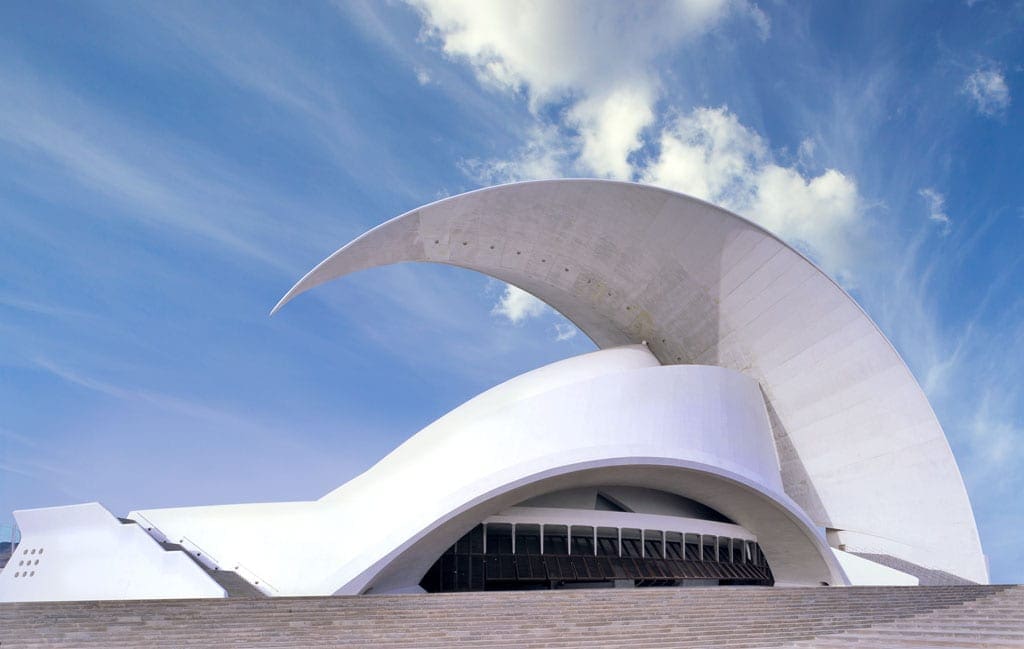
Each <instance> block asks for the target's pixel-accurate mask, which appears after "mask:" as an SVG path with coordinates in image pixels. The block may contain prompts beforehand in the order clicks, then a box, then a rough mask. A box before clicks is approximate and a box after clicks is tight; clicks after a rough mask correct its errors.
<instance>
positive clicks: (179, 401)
mask: <svg viewBox="0 0 1024 649" xmlns="http://www.w3.org/2000/svg"><path fill="white" fill-rule="evenodd" d="M36 366H37V367H38V368H39V369H42V370H45V371H46V372H49V373H50V374H52V375H53V376H56V377H57V378H59V379H62V380H64V381H67V382H68V383H71V384H73V385H77V386H79V387H82V388H86V389H88V390H93V391H95V392H99V393H101V394H104V395H106V396H109V397H113V398H115V399H120V400H123V401H129V402H138V403H144V404H148V405H151V406H155V407H157V408H160V409H162V410H166V411H170V412H174V413H176V414H179V415H184V416H187V417H191V418H194V419H199V420H203V421H207V422H213V423H217V424H221V425H229V426H232V427H244V426H246V425H250V426H251V427H252V428H253V429H256V426H254V425H252V424H253V422H251V421H250V420H249V419H248V418H247V417H244V416H241V415H239V414H236V413H233V412H230V411H226V410H223V409H220V408H216V407H212V406H209V405H207V404H204V403H201V402H197V401H195V400H191V399H185V398H181V397H177V396H174V395H170V394H166V393H163V392H159V391H154V390H147V389H143V388H136V387H124V386H119V385H116V384H113V383H109V382H107V381H103V380H100V379H97V378H94V377H91V376H89V375H86V374H83V373H81V372H78V371H75V370H73V369H70V368H67V367H64V366H62V365H60V364H57V363H55V362H53V361H50V360H47V359H36Z"/></svg>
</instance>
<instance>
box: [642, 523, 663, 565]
mask: <svg viewBox="0 0 1024 649" xmlns="http://www.w3.org/2000/svg"><path fill="white" fill-rule="evenodd" d="M662 534H663V533H662V531H661V530H644V556H645V557H648V558H650V559H661V558H662V557H664V556H665V554H664V548H663V545H662Z"/></svg>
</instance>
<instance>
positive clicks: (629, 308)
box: [0, 180, 988, 601]
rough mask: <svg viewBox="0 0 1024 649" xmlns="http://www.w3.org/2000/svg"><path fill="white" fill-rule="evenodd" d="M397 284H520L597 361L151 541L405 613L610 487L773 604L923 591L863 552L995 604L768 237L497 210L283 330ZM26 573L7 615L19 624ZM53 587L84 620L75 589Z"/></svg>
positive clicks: (655, 215)
mask: <svg viewBox="0 0 1024 649" xmlns="http://www.w3.org/2000/svg"><path fill="white" fill-rule="evenodd" d="M402 261H429V262H437V263H446V264H452V265H457V266H462V267H465V268H470V269H473V270H477V271H480V272H483V273H486V274H488V275H491V276H493V277H496V278H498V279H501V280H504V281H507V282H509V283H512V284H515V285H517V286H519V287H521V288H523V289H524V290H527V291H529V292H530V293H532V294H534V295H536V296H537V297H539V298H540V299H542V300H544V301H545V302H547V303H548V304H550V305H551V306H552V307H554V308H556V309H557V310H559V311H560V312H561V313H563V314H564V315H565V316H566V317H568V318H570V319H571V320H572V321H573V322H575V323H576V324H577V325H578V326H579V327H580V328H581V329H582V330H583V331H584V332H585V333H586V334H587V335H588V336H590V337H591V338H592V339H593V340H594V341H595V343H597V345H598V346H599V347H600V348H601V349H600V351H597V352H593V353H590V354H584V355H582V356H578V357H575V358H570V359H567V360H564V361H560V362H558V363H553V364H551V365H548V366H546V367H543V368H539V369H537V370H534V371H532V372H528V373H526V374H523V375H521V376H519V377H516V378H513V379H511V380H509V381H507V382H505V383H503V384H501V385H499V386H497V387H495V388H492V389H491V390H488V391H486V392H484V393H483V394H481V395H479V396H477V397H475V398H474V399H471V400H470V401H468V402H466V403H465V404H463V405H462V406H460V407H458V408H456V409H455V410H453V411H452V412H450V413H448V414H447V415H445V416H443V417H442V418H440V419H438V420H437V421H436V422H434V423H432V424H430V425H429V426H427V427H426V428H424V429H423V430H422V431H420V432H419V433H417V434H416V435H414V436H412V437H411V438H410V439H409V440H408V441H407V442H405V443H404V444H402V445H401V446H400V447H398V448H397V449H396V450H395V451H393V452H392V453H390V454H389V455H388V456H387V457H385V458H384V459H382V460H381V461H380V462H379V463H378V464H376V465H375V466H374V467H372V468H371V469H370V470H368V471H367V472H366V473H364V474H362V475H360V476H358V477H357V478H355V479H353V480H351V481H350V482H348V483H346V484H345V485H342V486H341V487H339V488H338V489H336V490H335V491H332V492H331V493H329V494H327V495H325V496H324V497H323V498H321V499H320V500H317V501H311V502H297V503H267V504H252V505H226V506H214V507H188V508H174V509H159V510H141V511H134V512H131V513H130V514H129V515H128V518H129V519H131V520H132V521H134V525H136V526H137V527H138V530H137V531H138V532H139V533H148V534H149V535H150V536H151V537H153V538H154V539H156V540H158V541H169V542H173V543H175V544H177V545H180V546H181V547H182V548H184V549H185V550H186V551H187V552H188V553H189V554H190V555H191V556H192V558H193V559H196V560H199V557H202V559H201V560H202V561H203V562H204V565H205V566H206V567H207V568H209V569H216V570H223V571H233V572H235V573H237V574H238V575H240V576H241V577H242V578H243V579H245V580H246V581H247V582H249V583H250V584H252V585H253V586H254V587H255V588H256V589H258V590H259V591H260V592H262V593H264V594H266V595H270V596H278V595H328V594H361V593H388V592H409V591H410V590H415V589H417V588H418V586H417V584H418V583H419V581H420V578H421V577H422V576H423V575H424V573H425V572H426V571H427V569H428V568H430V566H431V564H432V563H433V562H434V561H435V560H436V559H437V557H438V556H440V555H441V553H443V552H444V551H445V549H446V548H448V547H450V546H451V545H452V544H453V543H454V542H455V541H456V540H457V539H459V538H460V537H461V536H462V535H463V534H465V533H466V532H467V531H468V530H470V529H471V528H473V527H474V526H475V525H477V524H479V523H480V522H481V521H486V520H492V521H502V520H506V519H508V520H511V519H510V518H509V517H515V516H520V517H521V516H523V515H524V513H523V512H524V511H526V510H528V509H529V508H528V507H523V506H520V507H517V505H521V504H522V503H524V501H529V500H530V499H532V498H537V497H541V496H543V495H545V494H551V493H554V492H564V491H566V490H573V489H585V488H594V487H602V486H609V485H615V486H619V487H621V488H623V489H626V488H632V489H646V490H657V491H658V492H662V493H665V494H668V495H672V494H675V495H677V496H679V497H684V498H686V499H691V500H692V501H696V503H699V504H700V505H702V506H706V507H709V508H712V509H713V510H715V511H717V512H719V513H720V514H721V515H723V516H725V517H727V518H728V520H729V521H730V522H729V523H728V524H726V523H711V522H709V521H707V520H690V519H687V518H686V517H685V516H682V517H680V516H675V517H674V519H673V517H668V516H663V517H662V518H665V519H673V520H666V521H661V522H659V523H657V524H659V525H662V526H661V527H658V528H656V529H672V530H674V531H677V532H686V533H696V534H707V533H715V532H714V531H713V530H715V529H722V530H724V529H726V528H724V527H723V528H716V527H714V526H715V525H719V526H721V525H726V526H727V527H728V528H729V529H730V530H731V531H730V532H729V535H731V536H735V537H736V538H739V539H749V540H751V541H756V542H757V543H758V544H759V545H760V547H761V548H762V549H763V551H764V554H765V556H766V558H767V560H768V563H769V565H770V566H771V570H772V573H773V574H774V578H775V582H776V584H777V585H820V584H829V585H845V584H850V583H855V584H856V583H911V582H910V581H909V580H911V579H913V578H910V577H908V576H907V575H905V574H903V573H900V572H899V571H897V570H892V569H888V568H884V567H883V566H880V565H877V564H873V563H872V562H871V561H869V560H867V559H864V558H863V557H859V556H854V554H852V553H857V554H860V553H862V552H871V553H877V554H884V555H888V556H893V557H896V558H898V559H899V560H902V561H905V562H909V563H911V564H914V565H916V566H922V567H924V568H927V569H929V570H935V571H941V572H944V573H948V574H950V575H955V576H957V577H960V578H963V579H967V580H971V581H975V582H979V583H987V581H988V574H987V568H986V564H985V559H984V555H983V554H982V551H981V545H980V541H979V539H978V534H977V529H976V527H975V523H974V518H973V513H972V511H971V508H970V504H969V502H968V499H967V494H966V491H965V489H964V486H963V481H962V479H961V477H960V474H959V471H958V469H957V466H956V462H955V460H954V459H953V456H952V453H951V451H950V449H949V446H948V444H947V442H946V439H945V435H944V434H943V432H942V429H941V427H940V426H939V424H938V422H937V420H936V419H935V416H934V414H933V413H932V410H931V408H930V406H929V404H928V403H927V400H926V399H925V397H924V395H923V393H922V391H921V389H920V387H919V386H918V385H917V383H916V381H915V380H914V378H913V377H912V375H911V374H910V372H909V370H908V369H907V368H906V366H905V365H904V363H903V362H902V360H901V359H900V357H899V355H898V354H897V353H896V352H895V350H894V349H893V348H892V346H891V345H890V344H889V342H888V341H887V340H886V339H885V337H884V336H883V335H882V334H881V333H880V332H879V330H878V329H877V327H875V325H874V324H873V323H872V322H871V320H870V319H869V318H868V317H867V316H866V315H865V314H864V312H863V311H862V310H861V309H860V308H859V307H858V306H857V305H856V303H855V302H854V301H853V300H852V299H851V298H850V297H849V296H848V295H847V294H846V293H845V292H844V291H843V290H842V289H841V288H839V287H838V286H837V285H836V284H835V283H834V282H832V281H831V280H830V279H829V278H828V277H827V276H825V275H824V274H823V273H822V272H821V271H820V270H819V269H817V267H815V266H814V265H813V264H812V263H811V262H809V261H808V260H807V259H806V258H804V257H803V256H802V255H800V254H799V253H797V252H796V251H794V250H793V249H791V248H790V247H788V246H786V245H785V244H783V243H782V242H781V241H779V240H778V239H777V238H775V237H774V236H773V235H771V234H770V233H768V232H766V231H764V230H763V229H761V228H759V227H757V226H755V225H753V224H751V223H750V222H748V221H745V220H744V219H742V218H740V217H738V216H735V215H733V214H730V213H728V212H725V211H723V210H721V209H719V208H716V207H714V206H711V205H708V204H706V203H703V202H701V201H698V200H695V199H693V198H690V197H687V196H682V195H679V194H674V193H672V192H667V191H664V190H660V189H655V188H651V187H645V186H641V185H634V184H628V183H617V182H608V181H583V180H576V181H572V180H569V181H546V182H535V183H521V184H515V185H507V186H501V187H495V188H490V189H485V190H480V191H477V192H471V193H469V194H464V195H461V196H456V197H453V198H450V199H446V200H443V201H439V202H437V203H434V204H431V205H427V206H425V207H422V208H419V209H417V210H414V211H412V212H410V213H408V214H405V215H403V216H400V217H398V218H396V219H394V220H392V221H389V222H387V223H385V224H383V225H381V226H379V227H377V228H375V229H374V230H371V231H370V232H368V233H367V234H365V235H363V236H362V237H360V238H358V239H356V240H355V241H353V242H352V243H351V244H349V245H347V246H345V247H344V248H342V249H340V250H339V251H338V252H336V253H335V254H334V255H332V256H331V257H329V258H328V259H327V260H325V261H324V262H323V263H321V264H320V265H319V266H317V267H316V268H315V269H314V270H313V271H311V272H310V273H309V274H308V275H307V276H306V277H305V278H303V279H302V280H301V281H300V282H299V283H298V284H296V286H295V287H294V288H293V289H292V290H291V291H289V293H288V294H287V295H286V296H285V297H284V298H283V299H282V301H281V302H280V303H279V304H278V305H277V307H275V311H276V310H277V309H279V308H281V306H283V305H284V304H285V303H286V302H288V301H289V300H291V299H292V298H294V297H295V296H296V295H298V294H300V293H302V292H304V291H306V290H308V289H310V288H312V287H314V286H316V285H318V284H321V283H323V282H326V281H329V280H331V279H334V278H337V277H341V276H343V275H345V274H347V273H351V272H356V271H358V270H363V269H367V268H371V267H373V266H379V265H383V264H389V263H397V262H402ZM566 512H570V513H566ZM527 514H530V515H532V516H535V517H536V516H541V515H542V512H538V511H537V510H536V508H534V511H533V512H532V513H531V512H529V511H527ZM543 515H544V516H550V517H552V518H550V519H545V520H550V521H557V520H562V519H560V518H559V516H561V517H563V518H565V517H568V518H569V519H572V520H573V521H575V520H579V521H584V522H585V521H587V520H589V521H591V523H589V524H591V525H593V524H595V523H594V521H599V520H608V521H611V520H614V519H616V516H614V515H612V514H609V513H606V512H593V511H591V512H589V513H587V512H579V511H577V512H572V510H565V512H554V513H552V512H551V511H548V513H547V514H543ZM15 516H16V519H17V520H18V522H19V525H20V526H21V531H22V536H23V542H22V545H23V546H26V547H27V545H26V544H33V543H37V542H39V541H38V539H39V538H40V537H39V535H40V534H42V533H43V532H42V530H47V531H46V534H51V533H61V532H60V530H61V528H62V527H61V522H60V514H59V512H57V511H55V510H35V511H31V512H16V513H15ZM631 516H639V514H631ZM651 516H655V515H654V514H651ZM655 517H657V516H655ZM620 518H621V517H620ZM516 520H521V521H526V520H527V519H526V518H519V519H516ZM623 520H625V518H623ZM651 520H652V521H653V519H651ZM533 522H543V521H533ZM655 523H656V522H652V523H651V524H652V525H654V524H655ZM645 524H646V523H645ZM125 527H131V526H130V525H129V526H125ZM65 532H66V533H67V534H68V535H72V536H73V534H74V533H75V531H74V529H72V528H65ZM826 532H827V534H826ZM868 541H870V543H868ZM830 546H831V547H830ZM868 546H870V547H868ZM844 551H845V552H844ZM65 552H66V555H65V556H64V558H63V559H62V560H64V561H67V562H68V563H69V564H70V563H73V562H74V561H75V560H76V558H75V552H74V550H73V549H70V546H68V549H67V550H66V551H65ZM297 557H301V560H297ZM851 557H852V558H851ZM865 562H866V563H865ZM868 564H871V565H868ZM844 567H845V568H846V569H845V570H844ZM192 568H195V566H194V565H192V566H191V567H189V566H186V565H185V564H182V567H181V570H182V571H183V572H182V575H186V574H187V575H190V576H192V577H195V576H196V573H195V571H194V570H192ZM9 572H10V566H8V568H7V569H6V570H5V572H4V574H3V575H2V577H0V601H3V600H8V601H12V600H13V601H18V600H22V599H25V596H24V592H23V590H22V587H21V583H20V582H17V583H16V580H11V579H9V574H8V573H9ZM201 572H202V571H200V573H201ZM894 573H895V574H894ZM205 576H206V575H205V574H200V577H205ZM182 578H184V577H182ZM36 583H37V584H43V583H44V582H43V581H42V580H41V581H38V582H36ZM211 583H212V582H211ZM12 584H13V585H12ZM213 586H216V585H215V584H213ZM37 588H42V589H43V591H41V592H49V593H50V595H51V597H52V598H53V599H75V598H76V597H70V596H66V595H68V594H69V593H70V594H71V595H75V594H76V593H75V592H72V591H74V589H75V588H76V586H74V585H69V584H66V583H63V582H60V581H59V580H58V581H50V582H49V585H46V586H45V588H44V586H42V585H40V586H37ZM47 589H48V590H47ZM171 596H173V595H171ZM192 596H213V597H216V596H223V593H222V592H221V593H220V594H218V593H217V592H216V591H215V590H212V589H211V590H210V592H209V593H208V594H207V595H192ZM111 597H114V595H111Z"/></svg>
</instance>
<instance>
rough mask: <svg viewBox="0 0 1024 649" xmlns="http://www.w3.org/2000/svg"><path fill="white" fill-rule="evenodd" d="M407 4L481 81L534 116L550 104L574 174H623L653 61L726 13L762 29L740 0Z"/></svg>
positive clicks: (652, 87)
mask: <svg viewBox="0 0 1024 649" xmlns="http://www.w3.org/2000/svg"><path fill="white" fill-rule="evenodd" d="M410 3H411V4H412V5H413V6H414V7H416V8H417V10H418V11H419V12H420V14H421V16H422V17H423V21H424V34H425V36H426V37H427V38H428V39H430V40H433V41H437V42H439V43H440V44H441V48H442V50H443V51H444V53H445V54H446V55H447V56H449V57H451V58H453V59H456V60H461V61H465V62H467V63H468V64H469V65H470V66H471V67H472V69H473V70H474V72H475V73H476V75H477V77H478V78H479V79H480V81H481V82H482V83H484V84H486V85H489V86H492V87H495V88H498V89H502V90H505V91H509V92H513V93H522V94H523V95H524V97H525V98H526V99H527V101H528V103H529V105H530V108H531V110H532V111H533V112H534V114H535V115H539V113H540V111H541V109H542V108H544V107H546V106H551V105H555V106H556V107H560V108H561V110H560V115H561V117H560V119H562V120H563V124H564V126H566V127H568V128H570V129H573V130H574V131H575V132H576V133H577V135H576V140H577V142H576V143H575V147H576V148H577V149H578V152H579V156H578V160H577V162H578V164H579V167H580V169H581V171H584V172H585V173H588V174H596V175H599V176H606V177H613V178H628V177H629V176H630V174H631V172H632V170H631V168H630V166H629V164H628V162H627V160H628V157H629V155H630V153H632V152H633V151H635V150H636V149H637V148H638V147H639V146H640V144H641V141H640V134H641V132H642V131H643V129H644V128H646V127H648V126H650V125H651V124H652V123H653V119H654V116H655V110H654V108H655V102H656V101H657V100H658V98H659V96H660V94H661V93H660V91H661V82H660V79H659V78H658V76H657V75H656V74H655V72H654V70H653V63H654V61H655V59H657V58H658V57H659V56H660V55H662V54H664V53H666V52H668V51H670V50H672V49H674V48H675V47H676V46H677V45H679V44H680V43H682V42H683V41H686V40H690V39H693V38H694V37H696V36H699V35H700V34H703V33H705V32H707V31H708V30H710V29H712V28H713V27H714V26H715V25H716V24H718V23H719V22H720V21H722V20H723V19H724V18H725V17H726V16H727V15H729V14H731V13H740V14H744V15H747V16H748V17H749V18H750V19H751V20H752V21H753V22H754V24H755V25H756V26H757V28H758V29H759V30H760V32H761V33H762V35H763V34H765V33H767V30H768V29H769V24H768V21H767V17H766V16H765V14H764V13H763V12H761V11H760V10H758V9H757V8H756V7H755V6H753V5H750V4H748V3H746V2H743V1H742V0H674V1H660V2H645V3H621V2H611V1H606V2H584V1H583V0H563V1H561V2H525V1H522V2H513V1H508V2H500V3H494V2H477V1H476V0H410ZM562 104H564V105H562ZM538 170H544V171H546V168H543V167H542V168H540V169H538Z"/></svg>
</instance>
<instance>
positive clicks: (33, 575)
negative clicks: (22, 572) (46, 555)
mask: <svg viewBox="0 0 1024 649" xmlns="http://www.w3.org/2000/svg"><path fill="white" fill-rule="evenodd" d="M28 576H29V577H35V576H36V571H35V570H33V571H32V572H30V573H28Z"/></svg>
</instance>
